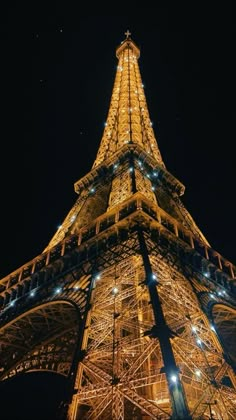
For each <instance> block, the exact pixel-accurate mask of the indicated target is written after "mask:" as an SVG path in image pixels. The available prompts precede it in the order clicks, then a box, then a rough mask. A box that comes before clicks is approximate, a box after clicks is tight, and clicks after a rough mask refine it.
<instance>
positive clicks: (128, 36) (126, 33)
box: [125, 29, 131, 39]
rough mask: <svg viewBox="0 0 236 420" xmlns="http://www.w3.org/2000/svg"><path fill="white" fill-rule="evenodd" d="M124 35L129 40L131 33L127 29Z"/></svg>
mask: <svg viewBox="0 0 236 420" xmlns="http://www.w3.org/2000/svg"><path fill="white" fill-rule="evenodd" d="M125 35H126V39H129V38H130V35H131V32H130V31H129V29H127V31H126V32H125Z"/></svg>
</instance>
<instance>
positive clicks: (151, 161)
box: [0, 31, 236, 420]
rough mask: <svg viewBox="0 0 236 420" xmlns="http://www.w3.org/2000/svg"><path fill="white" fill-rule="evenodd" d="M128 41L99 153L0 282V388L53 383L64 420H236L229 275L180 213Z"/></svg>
mask: <svg viewBox="0 0 236 420" xmlns="http://www.w3.org/2000/svg"><path fill="white" fill-rule="evenodd" d="M139 56H140V50H139V48H138V46H137V45H136V44H135V42H134V41H133V39H132V38H131V34H130V32H129V31H127V32H126V33H125V39H124V40H123V42H121V44H120V45H119V46H118V47H117V48H116V57H117V59H118V66H117V71H116V76H115V81H114V87H113V91H112V96H111V101H110V107H109V111H108V115H107V120H106V124H105V127H104V131H103V135H102V139H101V143H100V147H99V149H98V152H97V156H96V159H95V161H94V164H93V166H92V168H91V171H90V172H89V173H88V174H86V175H85V176H84V177H83V178H81V179H79V180H78V181H77V182H76V183H75V185H74V187H75V192H76V193H77V194H78V198H77V200H76V201H75V204H74V206H73V207H72V209H71V210H70V211H69V213H68V215H67V216H66V218H65V220H64V222H63V223H62V225H61V226H60V227H59V228H58V231H57V232H56V234H55V235H54V236H53V237H52V239H51V241H50V243H49V244H48V246H47V247H46V248H45V249H44V250H43V252H42V253H41V254H40V255H38V256H37V257H36V258H34V259H33V260H31V261H28V262H27V263H26V264H24V265H23V266H22V267H20V268H18V269H17V270H15V271H14V272H12V273H10V274H9V275H7V276H6V277H4V278H3V279H1V281H0V304H1V312H0V343H1V344H0V377H1V381H8V380H9V378H13V377H17V376H18V375H22V374H24V373H27V372H32V371H40V370H41V371H45V370H46V371H52V372H55V373H57V374H58V375H63V376H65V377H66V383H67V388H66V392H65V398H64V400H63V401H62V403H61V405H60V407H59V409H60V410H59V412H60V417H59V415H58V418H67V419H69V420H76V419H85V420H89V419H103V420H110V419H114V420H123V419H127V420H132V419H133V420H141V419H142V420H147V419H163V420H164V419H172V420H176V419H218V420H222V419H223V420H235V419H236V378H235V366H236V351H235V349H236V334H235V332H236V298H235V286H236V282H235V277H236V267H235V265H234V264H232V263H231V262H230V261H227V260H226V259H225V258H224V257H223V256H222V255H220V254H219V253H218V252H217V251H216V250H214V249H212V248H211V246H210V244H209V243H208V241H207V239H206V238H205V236H204V235H203V233H202V232H201V231H200V229H199V228H198V226H197V225H196V223H195V222H194V220H193V218H192V217H191V215H190V214H189V212H188V211H187V209H186V208H185V206H184V205H183V203H182V201H181V196H182V195H183V194H184V185H183V184H182V183H181V182H180V181H179V180H178V179H176V178H175V177H174V176H173V175H172V174H171V173H170V172H169V171H168V170H167V168H166V166H165V164H164V162H163V160H162V156H161V153H160V151H159V148H158V144H157V141H156V137H155V134H154V130H153V128H152V123H151V120H150V116H149V111H148V107H147V103H146V98H145V94H144V89H143V85H142V79H141V74H140V70H139V65H138V59H139Z"/></svg>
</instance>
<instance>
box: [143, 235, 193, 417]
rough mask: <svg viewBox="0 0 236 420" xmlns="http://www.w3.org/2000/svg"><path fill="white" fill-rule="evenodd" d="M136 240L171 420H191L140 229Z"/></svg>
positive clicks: (169, 334) (169, 333) (169, 332)
mask: <svg viewBox="0 0 236 420" xmlns="http://www.w3.org/2000/svg"><path fill="white" fill-rule="evenodd" d="M138 238H139V244H140V250H141V255H142V258H143V264H144V269H145V273H146V281H145V283H146V286H147V288H148V291H149V296H150V301H151V305H152V309H153V314H154V319H155V325H154V327H153V329H152V336H153V337H156V338H158V340H159V343H160V348H161V354H162V359H163V363H164V371H165V374H166V379H167V383H168V388H169V393H170V398H171V404H172V410H173V412H172V416H171V419H173V420H191V416H190V415H189V410H188V406H187V402H186V399H185V394H184V389H183V387H182V384H181V381H180V378H179V370H178V367H177V365H176V362H175V358H174V353H173V350H172V345H171V341H170V338H171V336H172V333H171V331H170V329H169V327H168V325H167V324H166V321H165V317H164V313H163V310H162V307H161V302H160V298H159V294H158V290H157V282H156V280H155V279H154V278H153V273H152V267H151V263H150V259H149V255H148V249H147V245H146V242H145V238H144V234H143V231H142V229H140V228H139V229H138Z"/></svg>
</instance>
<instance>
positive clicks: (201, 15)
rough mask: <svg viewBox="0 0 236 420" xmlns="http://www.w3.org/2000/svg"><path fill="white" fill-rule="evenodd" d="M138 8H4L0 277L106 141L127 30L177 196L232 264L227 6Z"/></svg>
mask: <svg viewBox="0 0 236 420" xmlns="http://www.w3.org/2000/svg"><path fill="white" fill-rule="evenodd" d="M32 3H33V2H32ZM196 4H197V3H196ZM123 7H124V6H123ZM217 7H218V8H217ZM135 16H136V17H135ZM135 16H133V15H130V16H129V15H128V16H104V15H103V16H88V15H82V14H81V12H80V10H79V6H78V8H77V9H76V7H72V6H71V7H69V6H64V7H59V6H55V5H54V6H53V7H51V9H50V7H49V6H47V8H43V7H36V6H31V8H30V7H29V6H27V7H26V6H22V4H19V6H12V7H10V6H9V7H8V9H7V10H6V11H5V13H4V14H2V18H1V20H2V22H1V25H2V37H1V38H2V39H1V44H2V46H1V73H2V76H1V102H2V107H1V108H2V109H1V124H0V130H1V166H0V175H1V207H0V211H1V242H2V246H1V260H0V277H3V276H5V275H7V274H9V273H10V272H11V271H13V270H15V269H17V268H18V267H20V266H21V265H23V264H24V263H26V262H28V261H30V260H31V259H32V258H34V257H36V256H37V255H38V254H40V253H41V252H42V251H43V249H44V248H45V247H46V246H47V244H48V242H49V241H50V239H51V237H52V236H53V235H54V233H55V232H56V230H57V228H58V226H59V225H60V224H61V222H62V221H63V220H64V218H65V216H66V215H67V213H68V212H69V210H70V208H71V207H72V205H73V204H74V202H75V200H76V198H77V196H76V194H75V192H74V182H76V181H77V180H78V179H80V178H81V177H82V176H84V175H85V174H86V173H87V172H89V171H90V169H91V167H92V164H93V162H94V160H95V157H96V153H97V150H98V147H99V144H100V140H101V137H102V133H103V129H104V122H105V120H106V116H107V113H108V109H109V104H110V99H111V93H112V88H113V83H114V78H115V73H116V66H117V59H116V56H115V49H116V47H117V46H118V45H119V44H120V42H121V41H123V39H124V38H125V35H124V32H125V31H126V30H127V29H129V30H130V31H131V34H132V35H131V37H132V39H133V40H134V41H135V42H136V44H137V45H138V46H139V47H140V48H141V57H140V59H139V65H140V70H141V75H142V81H143V83H144V86H145V93H146V99H147V104H148V109H149V113H150V117H151V119H152V121H153V129H154V132H155V135H156V139H157V142H158V145H159V148H160V151H161V154H162V157H163V160H164V162H165V165H166V167H167V169H168V171H169V172H171V173H172V174H173V175H174V176H175V177H176V178H178V179H179V180H180V181H181V182H182V183H183V184H184V185H185V187H186V191H185V194H184V196H183V197H182V201H183V203H184V205H185V206H186V208H187V209H188V210H189V212H190V213H191V215H192V217H193V218H194V220H195V222H196V223H197V225H198V226H199V228H200V229H201V230H202V232H203V234H204V235H205V237H206V238H207V240H208V241H209V242H210V244H211V246H212V247H213V248H214V249H216V250H217V251H218V252H220V253H221V254H222V255H223V256H224V257H225V258H227V259H228V260H230V261H231V262H233V263H236V249H235V245H234V242H235V237H236V221H235V211H236V199H235V165H236V157H235V151H234V148H235V137H236V136H235V132H236V128H235V127H236V124H235V122H236V118H235V117H236V106H235V104H236V100H235V93H236V92H235V74H236V72H235V70H236V69H235V42H234V35H235V34H234V30H235V26H234V22H233V11H232V10H231V8H230V3H228V5H227V6H226V5H225V6H222V5H221V7H220V6H217V5H216V4H215V5H214V8H210V7H209V10H207V8H206V7H205V6H204V8H201V7H200V6H199V8H194V7H193V6H192V5H190V4H189V9H186V7H185V8H183V7H182V8H181V6H179V5H178V6H175V8H171V7H169V8H161V7H160V6H159V7H158V6H157V7H156V9H155V10H153V11H152V10H149V13H146V14H145V12H143V11H142V10H141V9H140V12H139V13H137V15H136V14H135Z"/></svg>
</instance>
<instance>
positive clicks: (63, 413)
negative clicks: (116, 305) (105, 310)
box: [58, 276, 95, 420]
mask: <svg viewBox="0 0 236 420" xmlns="http://www.w3.org/2000/svg"><path fill="white" fill-rule="evenodd" d="M94 286H95V277H94V276H91V281H90V286H89V291H88V295H87V304H86V308H85V311H84V316H83V317H82V319H81V321H80V322H79V328H78V329H79V331H78V342H77V346H76V349H75V354H74V358H73V361H72V365H71V368H70V372H69V375H68V386H67V390H66V395H65V399H64V401H62V403H61V406H60V408H59V417H58V418H61V419H63V420H64V419H71V420H76V418H77V409H78V404H77V401H75V400H74V402H73V395H74V394H75V392H76V391H75V389H74V388H75V384H76V381H78V376H79V374H80V373H81V372H79V368H80V367H79V364H80V362H81V361H82V360H83V358H84V356H85V355H86V347H87V340H88V327H89V325H90V319H91V302H92V295H93V290H94Z"/></svg>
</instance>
